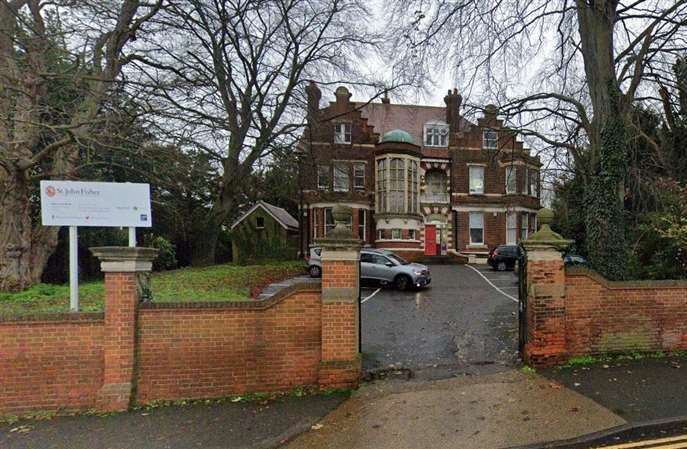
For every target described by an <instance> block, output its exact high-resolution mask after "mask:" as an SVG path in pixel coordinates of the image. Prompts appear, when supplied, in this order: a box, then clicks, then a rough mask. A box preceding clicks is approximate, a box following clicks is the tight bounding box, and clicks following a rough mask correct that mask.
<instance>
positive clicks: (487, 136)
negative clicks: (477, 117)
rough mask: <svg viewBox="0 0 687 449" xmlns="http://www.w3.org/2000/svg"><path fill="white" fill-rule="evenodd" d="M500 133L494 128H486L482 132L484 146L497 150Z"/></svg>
mask: <svg viewBox="0 0 687 449" xmlns="http://www.w3.org/2000/svg"><path fill="white" fill-rule="evenodd" d="M498 142H499V133H497V132H496V131H494V130H493V129H485V130H484V132H483V133H482V148H484V149H487V150H495V149H497V148H498Z"/></svg>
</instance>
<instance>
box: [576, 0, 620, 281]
mask: <svg viewBox="0 0 687 449" xmlns="http://www.w3.org/2000/svg"><path fill="white" fill-rule="evenodd" d="M617 4H618V2H617V0H597V1H595V2H591V4H590V3H588V2H586V1H585V0H577V10H578V22H579V28H580V39H581V48H582V56H583V59H584V66H585V73H586V75H587V85H588V89H589V94H590V98H591V100H592V106H593V108H594V117H593V120H592V128H593V129H592V132H591V135H590V136H589V137H590V143H591V150H592V163H591V167H592V173H591V182H590V185H589V188H588V189H587V194H586V198H585V200H586V201H585V203H586V220H585V222H586V232H587V242H588V245H587V246H588V248H587V250H588V254H589V259H590V262H591V263H592V266H593V267H595V268H596V269H597V270H599V271H600V272H601V273H602V274H604V275H605V276H606V277H608V278H610V279H622V278H624V277H625V273H626V257H625V250H626V248H625V218H624V201H623V197H624V190H625V187H624V185H625V184H624V177H625V172H626V156H625V155H626V144H627V124H626V122H625V113H626V111H624V110H623V107H622V104H621V91H620V87H619V85H618V80H617V78H616V73H615V62H614V56H613V54H614V53H613V32H614V28H615V21H616V8H617Z"/></svg>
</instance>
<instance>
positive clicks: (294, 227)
mask: <svg viewBox="0 0 687 449" xmlns="http://www.w3.org/2000/svg"><path fill="white" fill-rule="evenodd" d="M258 208H262V209H263V210H264V211H265V212H267V213H268V214H269V215H270V216H271V217H272V218H274V219H275V220H277V223H279V224H280V225H281V226H282V227H283V228H284V229H286V230H287V231H298V227H299V226H298V220H296V219H295V218H293V216H292V215H291V214H290V213H288V212H287V211H285V210H284V209H282V208H281V207H277V206H275V205H273V204H270V203H267V202H265V201H258V202H257V203H255V205H253V207H251V208H250V209H249V210H248V212H246V213H245V214H243V215H241V216H240V217H239V218H238V219H237V220H236V221H235V222H234V224H232V225H231V228H230V229H234V228H235V227H236V226H238V224H239V223H241V222H242V221H243V220H245V219H246V218H248V216H250V214H252V213H253V212H255V211H256V210H257V209H258Z"/></svg>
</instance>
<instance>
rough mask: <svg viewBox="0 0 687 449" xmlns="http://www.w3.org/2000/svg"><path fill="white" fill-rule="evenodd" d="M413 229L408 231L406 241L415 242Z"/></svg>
mask: <svg viewBox="0 0 687 449" xmlns="http://www.w3.org/2000/svg"><path fill="white" fill-rule="evenodd" d="M415 232H416V231H415V229H408V240H415Z"/></svg>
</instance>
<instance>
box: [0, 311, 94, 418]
mask: <svg viewBox="0 0 687 449" xmlns="http://www.w3.org/2000/svg"><path fill="white" fill-rule="evenodd" d="M104 330H105V326H104V323H103V314H91V313H78V314H60V315H51V316H47V315H46V316H36V317H24V320H22V321H9V320H7V319H3V320H2V321H0V342H2V344H1V345H0V373H2V374H1V375H0V415H19V414H22V413H26V412H29V411H32V410H57V409H63V410H65V411H71V410H86V409H90V408H93V407H95V400H96V396H97V394H98V391H99V390H100V387H101V385H102V379H103V334H104Z"/></svg>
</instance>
